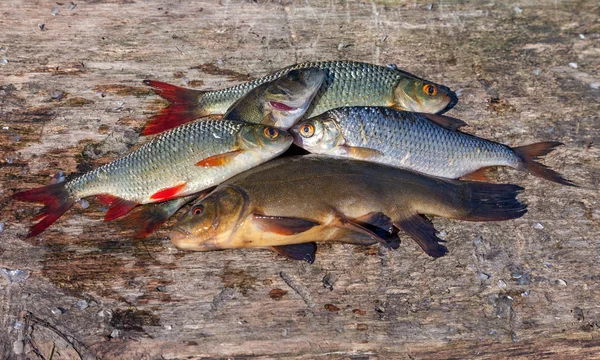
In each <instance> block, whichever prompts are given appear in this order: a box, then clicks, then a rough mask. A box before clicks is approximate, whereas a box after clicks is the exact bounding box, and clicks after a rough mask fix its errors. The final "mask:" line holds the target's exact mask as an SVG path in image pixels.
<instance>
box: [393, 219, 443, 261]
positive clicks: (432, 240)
mask: <svg viewBox="0 0 600 360" xmlns="http://www.w3.org/2000/svg"><path fill="white" fill-rule="evenodd" d="M394 225H396V226H397V227H398V228H399V229H401V230H403V231H404V232H406V233H407V234H408V235H410V237H412V238H413V240H415V241H416V242H417V244H419V246H420V247H421V249H423V251H425V253H426V254H427V255H429V256H431V257H434V258H439V257H442V256H444V255H446V253H447V252H448V249H446V247H445V246H444V245H442V244H440V243H441V242H444V240H442V239H440V238H439V237H437V235H436V232H437V231H436V230H435V228H434V227H433V225H432V224H431V222H429V221H428V220H427V219H425V218H424V217H422V216H421V215H419V214H415V215H412V216H409V217H406V218H404V219H401V220H398V221H394Z"/></svg>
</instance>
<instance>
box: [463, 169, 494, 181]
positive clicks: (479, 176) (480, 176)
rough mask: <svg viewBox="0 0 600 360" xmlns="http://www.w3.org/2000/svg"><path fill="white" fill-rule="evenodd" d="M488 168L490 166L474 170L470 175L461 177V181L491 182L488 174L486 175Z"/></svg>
mask: <svg viewBox="0 0 600 360" xmlns="http://www.w3.org/2000/svg"><path fill="white" fill-rule="evenodd" d="M490 168H491V166H488V167H483V168H481V169H479V170H475V171H473V172H472V173H470V174H467V175H465V176H463V177H461V179H463V180H473V181H491V179H490V178H489V177H488V174H487V172H488V170H489V169H490Z"/></svg>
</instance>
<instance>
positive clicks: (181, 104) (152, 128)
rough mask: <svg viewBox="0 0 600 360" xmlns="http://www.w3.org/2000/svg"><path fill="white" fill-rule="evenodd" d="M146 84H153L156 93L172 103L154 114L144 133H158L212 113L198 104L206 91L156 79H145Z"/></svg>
mask: <svg viewBox="0 0 600 360" xmlns="http://www.w3.org/2000/svg"><path fill="white" fill-rule="evenodd" d="M144 84H146V85H148V86H151V87H152V90H154V92H155V93H156V94H158V95H159V96H161V97H163V98H165V99H167V100H168V101H170V102H171V103H172V104H171V105H169V106H167V107H166V108H164V109H162V110H161V112H160V113H158V114H156V115H154V117H153V118H152V120H150V121H149V122H148V123H147V124H146V127H145V128H144V131H142V135H145V136H147V135H152V134H158V133H160V132H163V131H166V130H169V129H173V128H175V127H177V126H179V125H183V124H185V123H187V122H190V121H192V120H195V119H198V118H200V117H203V116H206V115H210V113H207V112H206V111H204V109H202V108H200V107H199V104H198V100H199V98H200V96H201V95H202V94H204V93H205V91H201V90H194V89H186V88H182V87H179V86H175V85H171V84H167V83H164V82H161V81H154V80H144Z"/></svg>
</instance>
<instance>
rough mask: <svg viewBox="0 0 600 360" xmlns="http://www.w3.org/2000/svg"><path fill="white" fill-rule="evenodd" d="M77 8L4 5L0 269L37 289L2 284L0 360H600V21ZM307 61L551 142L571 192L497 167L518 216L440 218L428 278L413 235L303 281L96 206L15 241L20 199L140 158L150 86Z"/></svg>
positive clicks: (268, 262) (268, 6)
mask: <svg viewBox="0 0 600 360" xmlns="http://www.w3.org/2000/svg"><path fill="white" fill-rule="evenodd" d="M68 5H69V4H68V3H64V4H62V5H59V4H57V3H55V2H51V1H27V2H24V1H18V0H8V1H6V0H5V1H2V2H1V3H0V14H1V16H0V47H1V48H2V49H1V50H0V60H2V59H6V60H7V61H8V62H7V63H5V64H4V65H0V87H1V88H0V125H1V126H2V128H1V129H0V179H2V181H1V182H0V211H1V212H0V222H2V223H4V224H5V225H6V227H5V229H4V231H3V232H2V233H0V240H1V241H0V268H4V269H21V270H25V271H26V274H27V276H28V277H26V279H25V280H23V281H21V282H12V283H11V282H9V281H8V280H7V279H6V280H5V279H3V278H0V296H1V299H2V303H1V305H0V306H1V311H0V325H1V329H2V331H0V344H1V347H0V349H1V353H2V356H1V357H2V358H6V359H9V358H36V357H37V358H42V357H43V358H46V359H48V358H49V357H50V354H51V353H52V352H53V355H52V358H53V359H78V358H94V357H98V358H107V359H108V358H136V359H137V358H140V359H141V358H143V359H150V358H169V359H172V358H198V357H209V358H210V357H214V358H220V357H236V358H237V357H248V356H255V357H258V358H272V357H280V358H296V357H297V358H301V359H312V358H353V359H363V358H406V359H414V358H427V359H429V358H465V357H469V358H480V359H488V358H503V357H509V356H510V357H517V358H523V359H530V358H599V357H598V355H597V354H598V353H599V351H600V343H599V342H598V334H599V331H600V330H599V328H600V305H599V304H598V301H597V300H598V298H599V296H600V285H599V279H600V272H599V271H598V269H597V263H598V259H599V258H600V248H599V247H598V245H597V241H598V238H600V225H599V220H600V211H599V210H598V209H599V202H600V195H599V193H598V191H597V189H598V184H599V183H600V163H599V161H598V160H599V155H600V151H599V150H598V147H597V144H598V143H599V142H600V117H599V115H598V114H599V113H600V112H599V110H600V104H599V101H598V99H599V90H598V89H597V87H598V82H600V74H599V69H600V67H599V64H600V56H599V51H598V41H600V34H599V30H600V27H599V26H598V21H597V18H598V13H599V6H598V4H597V3H595V2H591V1H588V2H585V1H581V2H571V1H521V2H519V3H518V4H510V5H509V4H506V5H505V4H500V3H494V2H488V1H474V2H470V3H460V2H448V3H447V2H438V3H433V5H432V7H431V8H430V6H428V4H427V3H423V4H418V3H414V2H405V1H373V2H361V1H327V2H325V1H323V2H316V1H281V2H268V1H258V2H238V1H226V0H223V1H220V2H212V1H199V2H193V3H190V2H185V1H182V2H180V1H172V2H160V1H139V2H134V1H105V2H96V1H87V2H81V3H77V6H76V7H75V8H74V9H72V10H69V9H68ZM53 7H56V8H57V9H58V10H59V14H58V15H56V16H53V15H52V14H51V11H52V8H53ZM38 24H44V29H45V30H44V31H41V30H40V29H39V27H38ZM580 34H582V35H583V37H581V36H580ZM315 59H319V60H326V59H354V60H361V61H369V62H375V63H380V64H387V63H396V64H398V65H399V66H400V67H402V68H404V69H406V70H408V71H411V72H413V73H415V74H417V75H420V76H423V77H426V78H430V79H432V80H434V81H437V82H441V83H444V84H447V85H448V86H450V87H452V88H454V89H459V90H460V93H461V96H460V103H459V105H458V106H457V107H456V108H455V109H453V110H452V112H451V115H453V116H456V117H459V118H462V119H464V120H465V121H467V122H468V123H469V124H470V125H471V126H470V127H469V128H468V129H467V131H469V132H472V133H475V134H477V135H479V136H483V137H487V138H491V139H495V140H498V141H502V142H504V143H507V144H509V145H522V144H526V143H530V142H534V141H543V140H558V141H563V142H565V143H566V144H567V145H566V146H565V147H563V148H561V149H560V150H558V151H556V152H555V153H554V154H551V155H550V156H548V157H547V160H546V163H547V164H549V165H550V166H552V167H553V168H555V169H557V170H558V171H560V172H561V173H563V174H565V175H566V176H567V177H568V178H570V179H573V180H574V181H576V182H578V183H580V184H582V187H581V188H579V189H571V188H566V187H560V186H556V185H554V184H551V183H549V182H545V181H542V180H538V179H536V178H533V177H531V176H526V175H524V174H518V173H516V172H514V171H508V170H499V171H498V172H497V177H498V179H499V180H502V181H513V182H517V183H519V184H523V185H524V186H525V187H526V189H527V190H526V191H525V192H524V193H523V195H521V197H520V198H521V199H522V200H523V201H525V202H527V203H528V204H529V209H530V210H529V213H528V214H527V215H526V216H525V217H523V218H521V219H518V220H515V221H510V222H505V223H497V224H494V223H481V224H473V223H461V222H456V221H446V220H437V219H436V220H435V224H436V227H437V228H438V229H439V230H440V231H442V230H443V231H445V232H446V234H447V239H448V248H449V250H450V253H449V254H448V255H447V256H446V257H444V258H442V259H439V260H437V261H432V260H431V259H430V258H428V257H427V256H425V255H424V254H422V252H421V251H420V250H419V249H418V247H417V246H416V245H415V244H414V243H413V242H411V241H410V240H409V239H404V241H403V244H402V246H401V248H400V250H399V251H396V252H391V253H390V252H387V251H385V250H382V249H377V248H375V247H373V248H364V247H354V246H350V245H342V244H334V245H325V246H321V247H320V249H319V252H318V255H317V256H318V258H317V261H316V262H315V264H313V265H308V264H304V263H299V262H291V261H287V260H285V259H282V258H281V257H278V256H277V255H275V254H273V253H271V252H267V251H260V250H258V251H256V250H252V251H251V250H240V251H223V252H213V253H190V252H183V251H179V250H177V249H176V248H174V247H173V246H172V245H171V244H170V243H169V241H168V239H167V237H166V234H167V232H166V230H161V231H159V232H158V233H157V234H156V236H154V237H152V238H150V239H148V240H145V241H142V242H140V241H134V240H132V239H131V237H130V232H129V231H128V230H126V229H121V228H119V226H117V225H115V224H105V223H103V222H102V220H101V219H102V213H101V208H100V205H98V204H96V203H94V202H92V203H91V205H90V207H89V208H87V209H80V208H76V209H74V210H71V211H70V212H69V213H67V214H66V215H65V216H64V218H63V219H61V220H59V222H58V223H57V224H56V225H55V226H53V227H51V228H50V229H49V230H48V231H46V232H45V233H43V234H42V235H41V236H39V237H37V238H34V239H28V240H25V239H24V235H25V234H26V232H27V228H28V226H29V224H30V222H31V215H32V214H34V213H35V210H36V209H37V208H38V207H37V206H32V205H30V204H25V203H14V202H12V201H10V199H9V196H10V195H11V194H12V193H13V192H14V191H15V190H16V189H26V188H30V187H33V186H39V185H44V184H47V183H49V181H50V178H51V177H52V176H55V175H56V174H57V173H58V172H59V171H63V172H64V173H65V174H71V173H78V172H83V171H86V170H89V169H91V168H93V167H95V166H98V165H99V164H102V163H105V162H107V161H110V160H112V159H114V158H116V157H118V156H120V155H121V154H123V153H125V152H126V151H127V150H128V149H130V148H131V147H132V146H134V144H136V143H139V142H140V141H143V139H138V136H137V132H138V131H139V130H140V129H141V127H142V125H143V124H144V123H145V121H146V120H147V118H148V116H149V115H150V114H152V113H153V112H155V111H156V110H157V109H159V108H160V107H161V106H163V104H164V102H162V101H161V100H159V99H158V97H156V96H154V95H152V94H151V93H150V92H149V91H148V90H147V88H145V87H144V86H143V85H142V84H141V80H143V79H145V78H153V79H157V80H162V81H167V82H172V83H175V84H179V85H184V84H185V83H188V84H190V85H192V86H196V87H200V88H218V87H223V86H229V85H233V84H235V83H237V82H239V81H243V80H246V79H248V78H249V77H256V76H260V75H263V74H265V73H267V72H270V71H273V70H276V69H278V68H280V67H283V66H286V65H289V64H292V63H295V62H299V61H305V60H315ZM571 62H573V63H577V68H574V67H573V66H569V63H571ZM61 92H62V93H61ZM537 223H540V224H542V225H543V228H542V229H539V226H537V227H538V228H534V227H533V226H534V224H537ZM167 228H168V227H167ZM284 278H285V280H284ZM290 283H291V284H292V285H293V286H290ZM294 288H295V289H300V290H299V291H295V290H294ZM78 302H79V303H78ZM53 349H54V350H53Z"/></svg>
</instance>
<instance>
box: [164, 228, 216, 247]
mask: <svg viewBox="0 0 600 360" xmlns="http://www.w3.org/2000/svg"><path fill="white" fill-rule="evenodd" d="M169 238H170V239H171V242H172V243H173V245H175V246H176V247H177V248H179V249H181V250H193V251H211V250H220V249H221V247H220V246H218V245H217V244H216V242H215V239H214V238H208V239H199V238H198V237H197V236H194V235H193V234H192V233H190V232H189V231H187V230H185V229H183V228H181V227H177V226H176V227H174V228H173V230H171V233H170V234H169Z"/></svg>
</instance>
